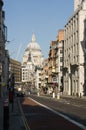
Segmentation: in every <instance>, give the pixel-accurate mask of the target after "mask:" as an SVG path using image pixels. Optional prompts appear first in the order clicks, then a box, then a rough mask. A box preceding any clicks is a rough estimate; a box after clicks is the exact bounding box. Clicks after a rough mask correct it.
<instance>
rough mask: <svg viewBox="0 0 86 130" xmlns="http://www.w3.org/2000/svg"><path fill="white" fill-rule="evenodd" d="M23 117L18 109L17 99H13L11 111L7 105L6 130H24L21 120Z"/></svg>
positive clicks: (0, 115)
mask: <svg viewBox="0 0 86 130" xmlns="http://www.w3.org/2000/svg"><path fill="white" fill-rule="evenodd" d="M22 118H23V116H22V114H21V112H20V109H19V104H18V98H17V97H15V99H14V104H13V109H12V104H11V103H10V104H9V129H7V130H25V126H24V123H23V120H22ZM0 130H4V128H3V100H2V99H0Z"/></svg>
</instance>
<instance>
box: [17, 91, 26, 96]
mask: <svg viewBox="0 0 86 130" xmlns="http://www.w3.org/2000/svg"><path fill="white" fill-rule="evenodd" d="M16 96H17V97H24V96H25V94H24V93H23V92H17V93H16Z"/></svg>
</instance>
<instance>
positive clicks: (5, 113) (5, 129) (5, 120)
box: [3, 100, 9, 130]
mask: <svg viewBox="0 0 86 130" xmlns="http://www.w3.org/2000/svg"><path fill="white" fill-rule="evenodd" d="M3 130H9V104H8V100H6V101H4V105H3Z"/></svg>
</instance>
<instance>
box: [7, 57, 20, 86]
mask: <svg viewBox="0 0 86 130" xmlns="http://www.w3.org/2000/svg"><path fill="white" fill-rule="evenodd" d="M9 74H14V78H15V84H18V83H21V62H19V61H17V60H15V59H9Z"/></svg>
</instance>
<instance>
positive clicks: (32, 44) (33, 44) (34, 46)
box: [25, 34, 41, 51]
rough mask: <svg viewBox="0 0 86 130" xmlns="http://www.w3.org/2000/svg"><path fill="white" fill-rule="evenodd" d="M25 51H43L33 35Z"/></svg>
mask: <svg viewBox="0 0 86 130" xmlns="http://www.w3.org/2000/svg"><path fill="white" fill-rule="evenodd" d="M25 51H41V48H40V46H39V44H38V43H37V42H36V38H35V35H34V34H33V35H32V41H31V42H29V44H28V45H27V48H26V50H25Z"/></svg>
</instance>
